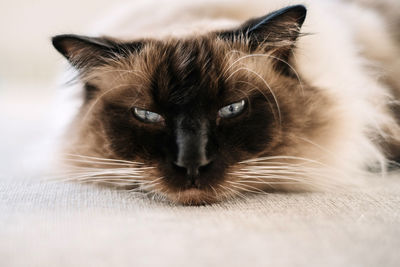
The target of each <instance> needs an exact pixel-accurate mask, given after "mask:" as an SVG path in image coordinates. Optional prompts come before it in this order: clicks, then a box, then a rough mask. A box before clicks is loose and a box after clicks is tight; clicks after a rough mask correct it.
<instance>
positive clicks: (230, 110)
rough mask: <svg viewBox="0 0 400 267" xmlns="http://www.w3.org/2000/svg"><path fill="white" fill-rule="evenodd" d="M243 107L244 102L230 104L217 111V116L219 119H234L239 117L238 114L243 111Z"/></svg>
mask: <svg viewBox="0 0 400 267" xmlns="http://www.w3.org/2000/svg"><path fill="white" fill-rule="evenodd" d="M244 106H245V102H244V100H242V101H239V102H236V103H232V104H230V105H227V106H225V107H223V108H221V109H220V110H219V111H218V115H219V116H220V117H221V118H231V117H234V116H236V115H239V114H240V113H242V111H243V109H244Z"/></svg>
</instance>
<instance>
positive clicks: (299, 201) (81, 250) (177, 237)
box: [0, 175, 400, 266]
mask: <svg viewBox="0 0 400 267" xmlns="http://www.w3.org/2000/svg"><path fill="white" fill-rule="evenodd" d="M374 184H375V185H373V186H371V187H370V188H369V189H365V190H363V191H358V192H346V193H298V194H281V193H277V194H268V195H259V196H247V197H248V198H247V199H236V200H232V201H229V202H225V203H220V204H215V205H211V206H198V207H188V206H174V205H171V204H168V203H163V202H160V201H154V200H151V199H148V198H146V197H144V196H143V195H137V194H132V193H129V192H123V191H116V190H112V189H107V188H100V187H96V186H92V185H79V184H69V183H55V182H40V181H38V180H37V179H33V178H32V179H20V178H18V177H10V176H7V177H3V178H2V179H0V266H400V256H399V252H398V248H399V247H400V178H399V176H398V175H397V176H393V177H389V178H378V177H377V178H376V181H375V182H374Z"/></svg>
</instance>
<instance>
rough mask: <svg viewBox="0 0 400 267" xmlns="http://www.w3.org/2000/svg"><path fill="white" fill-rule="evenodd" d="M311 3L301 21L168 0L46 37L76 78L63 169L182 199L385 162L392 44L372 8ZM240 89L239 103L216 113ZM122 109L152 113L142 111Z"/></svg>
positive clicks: (392, 107) (352, 179)
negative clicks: (237, 110) (86, 31)
mask: <svg viewBox="0 0 400 267" xmlns="http://www.w3.org/2000/svg"><path fill="white" fill-rule="evenodd" d="M265 2H268V4H267V3H265ZM303 2H304V1H303ZM316 2H317V1H310V3H308V4H307V3H306V6H307V9H308V12H307V18H306V20H305V22H304V25H303V27H302V28H301V26H302V24H303V21H304V19H305V9H304V7H302V6H295V7H292V8H289V9H284V10H280V11H278V12H275V13H273V14H272V15H271V14H270V15H269V16H264V17H259V16H262V15H265V14H267V13H268V12H273V11H275V10H276V9H277V7H279V6H280V7H283V6H284V5H287V4H288V1H284V2H282V1H250V2H249V1H213V2H208V1H207V2H204V1H201V2H196V1H194V2H190V3H189V2H180V1H168V2H163V3H164V4H165V5H166V6H164V8H165V9H166V10H163V11H162V12H161V11H160V13H157V12H158V11H156V10H158V9H156V7H154V6H152V7H151V5H150V4H148V3H146V4H143V5H142V7H141V8H139V7H138V6H140V5H139V4H135V6H136V9H133V10H132V9H125V10H129V12H127V14H125V15H124V16H122V18H124V19H126V18H128V15H129V17H132V18H133V17H134V18H135V20H132V23H131V22H130V19H129V20H127V21H123V20H122V23H121V22H120V23H116V26H114V27H112V28H110V29H108V30H104V32H103V33H105V34H108V35H109V36H113V38H110V37H107V38H105V37H101V38H87V37H82V36H75V35H62V36H57V37H55V38H54V39H53V43H54V45H55V47H56V48H57V49H58V50H59V51H60V52H61V53H62V54H63V55H64V56H65V57H66V58H68V60H69V61H70V62H71V63H72V65H73V66H74V67H75V68H76V69H77V70H78V72H79V79H80V82H81V86H82V87H84V88H83V89H81V90H82V92H83V97H82V101H83V103H82V106H81V108H80V110H79V111H78V114H77V116H76V117H75V120H74V122H73V124H72V126H71V127H70V131H69V135H68V142H67V144H66V146H65V147H66V150H67V153H68V156H67V157H66V161H67V162H74V167H73V170H75V172H74V173H73V174H72V175H71V177H72V178H76V179H77V180H82V181H95V182H96V181H101V182H103V183H104V182H108V183H111V184H114V185H122V186H132V188H133V187H135V186H138V187H139V188H140V189H143V190H145V191H150V192H152V193H156V194H158V195H162V196H166V197H167V198H168V199H171V200H173V201H177V202H181V203H188V204H190V203H193V204H194V203H210V202H214V201H218V200H221V199H224V198H227V197H231V196H233V195H241V193H242V192H244V191H251V192H261V191H264V190H268V189H271V188H272V189H278V190H301V189H333V188H338V187H342V186H346V185H350V184H360V183H361V182H362V181H363V179H362V178H363V177H365V175H366V174H365V172H364V170H365V169H366V168H376V167H377V166H380V167H381V168H382V169H385V168H386V166H387V165H388V159H389V160H396V159H398V157H399V156H400V149H399V147H400V146H399V144H400V143H399V140H400V129H399V125H398V123H397V115H396V113H397V112H396V110H397V108H396V103H397V102H396V98H394V97H393V96H396V97H397V96H398V94H399V93H398V90H399V89H400V86H398V85H399V78H398V75H399V74H400V72H399V70H400V68H398V66H399V65H398V63H399V62H398V55H399V50H398V47H397V46H396V44H395V42H394V41H393V40H392V38H391V37H390V34H389V32H388V31H387V30H386V27H385V23H384V22H383V21H382V20H381V17H380V16H378V15H377V14H376V13H374V11H372V10H367V9H362V8H360V7H358V6H357V5H354V4H351V5H350V4H347V3H344V2H341V1H318V3H316ZM167 3H168V4H167ZM149 6H150V7H151V9H149V10H147V11H151V12H156V14H154V15H153V14H152V13H151V12H150V13H149V12H147V11H146V8H148V7H149ZM125 12H126V11H125ZM120 17H121V15H120ZM249 18H252V19H251V20H247V19H249ZM357 18H359V19H357ZM246 20H247V22H245V21H246ZM361 22H362V23H361ZM242 23H243V24H242ZM300 28H301V29H302V30H301V32H300ZM365 29H371V31H368V30H365ZM122 40H124V41H122ZM382 46H384V47H382ZM396 60H397V61H396ZM380 64H385V65H386V67H387V66H390V70H386V69H384V68H383V67H385V66H383V65H380ZM378 74H380V76H381V77H379V76H378ZM242 99H244V100H245V101H246V107H245V110H244V112H243V113H242V114H240V115H238V116H236V117H233V118H221V117H218V115H217V114H218V110H219V109H220V108H222V107H224V106H226V105H229V104H231V103H235V102H238V101H241V100H242ZM134 107H139V108H142V109H145V110H150V111H153V112H157V113H159V114H161V115H162V116H163V117H164V120H163V121H160V122H159V123H145V122H142V121H140V120H138V119H137V118H135V117H134V115H133V114H132V110H133V109H134ZM179 158H182V160H181V161H182V162H184V163H179ZM177 162H178V163H177ZM182 164H183V165H182ZM190 164H192V165H193V164H194V165H195V166H196V167H195V168H194V167H193V168H194V169H196V171H197V172H198V173H197V172H196V174H193V173H191V172H189V169H191V167H190V168H189V167H188V166H192V165H190Z"/></svg>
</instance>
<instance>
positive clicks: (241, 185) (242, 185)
mask: <svg viewBox="0 0 400 267" xmlns="http://www.w3.org/2000/svg"><path fill="white" fill-rule="evenodd" d="M228 183H230V184H231V185H232V186H233V187H236V188H240V189H245V191H246V192H249V193H258V194H268V193H267V192H265V191H263V190H261V189H260V188H257V187H254V186H251V185H249V184H246V183H240V182H233V181H228Z"/></svg>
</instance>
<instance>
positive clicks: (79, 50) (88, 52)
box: [52, 34, 142, 70]
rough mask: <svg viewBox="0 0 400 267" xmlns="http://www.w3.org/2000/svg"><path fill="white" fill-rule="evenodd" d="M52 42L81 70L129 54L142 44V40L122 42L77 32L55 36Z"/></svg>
mask: <svg viewBox="0 0 400 267" xmlns="http://www.w3.org/2000/svg"><path fill="white" fill-rule="evenodd" d="M52 42H53V46H54V47H55V49H57V51H58V52H60V53H61V54H62V55H63V56H64V57H65V58H67V59H68V61H69V62H70V63H71V64H72V65H73V66H74V67H76V68H77V69H79V70H81V69H86V70H87V69H89V68H91V67H96V66H99V65H102V64H106V62H107V60H108V59H110V58H115V57H118V56H127V55H128V54H129V53H131V52H134V51H138V50H139V49H140V48H141V46H142V44H141V43H140V42H131V43H122V42H117V41H114V40H111V39H108V38H102V37H87V36H81V35H75V34H63V35H57V36H54V37H53V38H52Z"/></svg>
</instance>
